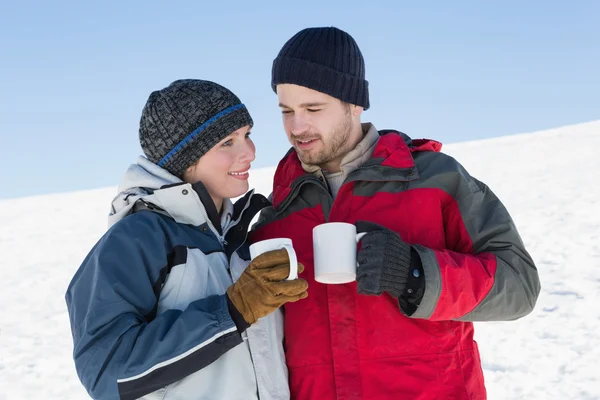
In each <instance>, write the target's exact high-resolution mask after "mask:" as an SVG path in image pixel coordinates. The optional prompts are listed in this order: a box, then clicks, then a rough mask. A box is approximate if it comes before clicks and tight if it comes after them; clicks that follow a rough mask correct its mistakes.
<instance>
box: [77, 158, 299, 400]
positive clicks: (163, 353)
mask: <svg viewBox="0 0 600 400" xmlns="http://www.w3.org/2000/svg"><path fill="white" fill-rule="evenodd" d="M119 192H120V194H119V196H117V198H115V200H114V201H113V204H112V209H111V215H110V216H109V230H108V231H107V232H106V234H104V236H103V237H102V238H101V239H100V240H99V242H98V243H97V244H96V245H95V246H94V248H93V249H92V250H91V251H90V253H89V254H88V256H87V257H86V259H85V260H84V261H83V264H82V265H81V267H80V268H79V270H78V271H77V273H76V274H75V276H74V277H73V280H72V281H71V283H70V285H69V288H68V290H67V293H66V301H67V306H68V311H69V316H70V321H71V329H72V334H73V341H74V353H73V354H74V359H75V365H76V369H77V373H78V375H79V378H80V380H81V382H82V383H83V385H84V386H85V388H86V389H87V391H88V393H89V394H90V395H91V396H92V397H93V398H96V399H134V398H140V397H143V398H146V399H166V400H168V399H261V400H264V399H269V400H270V399H288V398H289V389H288V381H287V369H286V365H285V357H284V352H283V345H282V341H283V319H282V314H281V311H280V310H277V311H276V312H274V313H272V314H270V315H269V316H267V317H265V318H261V319H260V320H259V321H258V322H257V323H255V324H254V325H252V326H250V327H249V328H248V329H246V330H245V331H244V332H242V333H240V332H239V331H238V329H237V328H236V324H235V323H234V321H233V319H232V316H231V315H230V313H229V311H228V306H227V298H226V295H225V291H226V289H227V287H229V286H230V285H231V284H232V283H233V282H234V281H236V280H237V279H238V278H239V277H240V275H241V274H242V272H243V271H244V269H245V268H246V266H247V264H248V261H245V260H248V259H249V255H248V246H247V244H245V240H246V234H247V231H248V226H249V224H250V223H251V221H252V219H253V218H254V216H255V215H256V214H257V212H258V211H260V209H262V208H264V207H265V206H267V205H268V204H269V203H268V201H267V200H266V199H265V198H264V197H263V196H261V195H256V194H253V192H249V193H248V194H247V195H246V196H244V197H243V198H242V199H240V200H238V201H237V202H236V203H235V205H234V204H232V203H231V202H230V201H229V200H226V201H225V202H224V204H223V207H224V209H223V212H222V214H221V217H219V215H218V213H217V212H216V208H215V207H214V204H213V202H212V200H211V199H210V197H209V196H208V193H207V192H206V189H205V188H204V187H203V186H202V184H194V185H191V184H187V183H184V182H182V181H181V180H179V179H178V178H176V177H175V176H173V175H171V174H169V173H168V172H167V171H165V170H163V169H162V168H160V167H158V166H156V165H155V164H153V163H151V162H150V161H148V160H147V159H146V158H144V157H140V158H139V159H138V162H137V163H136V164H134V165H132V166H131V167H130V168H129V170H128V171H127V173H126V174H125V178H124V180H123V182H122V184H121V186H120V187H119Z"/></svg>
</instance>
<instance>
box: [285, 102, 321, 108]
mask: <svg viewBox="0 0 600 400" xmlns="http://www.w3.org/2000/svg"><path fill="white" fill-rule="evenodd" d="M326 105H327V103H302V104H300V105H299V106H298V107H299V108H310V107H323V106H326ZM279 107H282V108H292V107H290V106H286V105H285V104H283V103H279Z"/></svg>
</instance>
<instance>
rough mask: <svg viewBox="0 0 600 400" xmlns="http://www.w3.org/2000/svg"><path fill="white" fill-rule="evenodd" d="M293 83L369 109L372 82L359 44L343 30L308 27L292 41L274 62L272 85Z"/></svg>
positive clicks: (287, 43)
mask: <svg viewBox="0 0 600 400" xmlns="http://www.w3.org/2000/svg"><path fill="white" fill-rule="evenodd" d="M280 83H292V84H296V85H300V86H304V87H307V88H310V89H313V90H316V91H318V92H321V93H325V94H328V95H330V96H332V97H335V98H337V99H339V100H342V101H344V102H347V103H350V104H355V105H358V106H361V107H363V108H364V109H365V110H366V109H368V108H369V82H367V81H366V80H365V60H364V59H363V56H362V54H361V52H360V49H359V48H358V45H357V44H356V42H355V41H354V39H353V38H352V36H350V35H349V34H348V33H346V32H344V31H342V30H341V29H338V28H334V27H329V28H306V29H303V30H301V31H300V32H298V33H296V34H295V35H294V36H293V37H292V38H291V39H290V40H288V41H287V42H286V43H285V44H284V45H283V47H282V48H281V51H280V52H279V54H278V56H277V58H275V60H274V61H273V69H272V73H271V87H272V88H273V90H274V91H275V93H277V85H278V84H280Z"/></svg>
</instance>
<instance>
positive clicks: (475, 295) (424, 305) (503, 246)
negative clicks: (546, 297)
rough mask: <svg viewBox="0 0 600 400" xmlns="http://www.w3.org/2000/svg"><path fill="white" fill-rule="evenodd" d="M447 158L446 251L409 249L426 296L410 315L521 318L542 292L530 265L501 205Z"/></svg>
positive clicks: (458, 318) (468, 319) (483, 318)
mask: <svg viewBox="0 0 600 400" xmlns="http://www.w3.org/2000/svg"><path fill="white" fill-rule="evenodd" d="M446 157H447V156H446ZM448 159H451V158H450V157H448ZM451 160H452V164H453V168H452V169H453V171H452V172H451V173H450V172H447V173H446V174H444V177H443V178H440V179H439V180H440V181H441V180H443V179H445V180H446V182H447V184H446V185H445V191H446V193H447V195H448V199H447V201H445V202H443V203H444V206H443V216H444V230H445V237H446V247H447V249H431V248H426V247H424V246H419V245H416V246H413V248H414V249H415V250H416V251H417V252H418V253H419V256H420V258H421V261H422V265H423V271H424V275H425V292H424V295H423V298H422V300H421V303H420V305H419V307H418V308H417V310H416V311H415V313H414V314H412V315H411V317H412V318H425V319H431V320H460V321H506V320H514V319H518V318H520V317H523V316H525V315H527V314H529V313H530V312H531V311H532V310H533V308H534V306H535V303H536V300H537V297H538V295H539V292H540V281H539V277H538V272H537V269H536V267H535V265H534V262H533V260H532V258H531V256H530V255H529V254H528V253H527V251H526V250H525V246H524V245H523V241H522V240H521V237H520V236H519V233H518V232H517V228H516V227H515V224H514V223H513V220H512V218H511V216H510V215H509V213H508V211H507V210H506V208H505V207H504V205H503V204H502V202H501V201H500V200H499V199H498V198H497V197H496V195H495V194H494V193H493V192H492V191H491V190H490V189H489V188H488V187H487V186H486V185H485V184H483V183H481V182H479V181H478V180H476V179H475V178H473V177H471V176H470V175H469V174H468V173H467V171H466V170H465V169H464V168H463V167H462V166H461V165H460V164H458V163H457V162H456V161H455V160H453V159H451ZM449 177H450V178H449ZM448 249H450V250H448Z"/></svg>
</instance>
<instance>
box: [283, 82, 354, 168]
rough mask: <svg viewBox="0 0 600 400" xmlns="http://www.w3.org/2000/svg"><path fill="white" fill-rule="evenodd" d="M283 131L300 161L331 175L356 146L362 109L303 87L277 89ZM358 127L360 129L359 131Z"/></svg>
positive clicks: (293, 86)
mask: <svg viewBox="0 0 600 400" xmlns="http://www.w3.org/2000/svg"><path fill="white" fill-rule="evenodd" d="M277 97H278V99H279V107H280V108H281V112H282V118H283V127H284V129H285V133H286V134H287V137H288V140H289V141H290V143H291V144H292V146H294V148H295V149H296V152H297V153H298V158H300V160H301V161H302V162H303V163H305V164H309V165H317V166H319V167H321V168H323V169H325V170H328V171H330V172H336V171H337V170H339V164H340V161H341V159H342V158H343V157H344V155H346V154H347V153H348V152H349V151H350V150H352V149H353V148H354V146H356V144H357V143H358V141H359V140H360V138H357V137H356V136H357V132H358V135H361V133H362V132H361V130H360V113H361V112H362V108H361V107H358V106H353V105H350V104H347V103H343V102H342V101H340V100H338V99H336V98H334V97H331V96H329V95H327V94H324V93H321V92H317V91H316V90H312V89H309V88H306V87H304V86H298V85H292V84H280V85H277ZM357 124H358V129H357Z"/></svg>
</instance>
